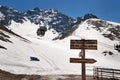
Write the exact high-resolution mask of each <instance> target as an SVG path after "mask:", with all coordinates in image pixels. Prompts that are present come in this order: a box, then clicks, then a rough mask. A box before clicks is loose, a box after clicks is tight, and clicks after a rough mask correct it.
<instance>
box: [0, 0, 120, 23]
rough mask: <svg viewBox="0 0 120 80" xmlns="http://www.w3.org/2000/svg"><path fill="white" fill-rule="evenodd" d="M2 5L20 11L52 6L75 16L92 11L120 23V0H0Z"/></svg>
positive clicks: (102, 17)
mask: <svg viewBox="0 0 120 80" xmlns="http://www.w3.org/2000/svg"><path fill="white" fill-rule="evenodd" d="M0 5H5V6H8V7H13V8H15V9H17V10H19V11H27V10H30V9H33V8H35V7H39V8H40V9H50V8H52V9H57V10H58V11H59V12H62V13H63V14H66V15H68V16H70V17H73V18H76V17H77V16H83V15H84V14H86V13H92V14H94V15H96V16H98V17H99V18H101V19H104V20H109V21H114V22H119V23H120V0H0Z"/></svg>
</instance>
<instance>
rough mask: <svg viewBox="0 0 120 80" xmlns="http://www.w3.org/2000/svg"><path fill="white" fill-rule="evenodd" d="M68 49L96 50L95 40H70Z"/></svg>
mask: <svg viewBox="0 0 120 80" xmlns="http://www.w3.org/2000/svg"><path fill="white" fill-rule="evenodd" d="M70 49H90V50H97V40H71V41H70Z"/></svg>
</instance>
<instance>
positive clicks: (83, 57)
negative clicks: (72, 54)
mask: <svg viewBox="0 0 120 80" xmlns="http://www.w3.org/2000/svg"><path fill="white" fill-rule="evenodd" d="M84 41H85V40H84V39H83V46H82V54H83V55H82V59H85V48H84V46H85V42H84ZM82 80H86V71H85V63H82Z"/></svg>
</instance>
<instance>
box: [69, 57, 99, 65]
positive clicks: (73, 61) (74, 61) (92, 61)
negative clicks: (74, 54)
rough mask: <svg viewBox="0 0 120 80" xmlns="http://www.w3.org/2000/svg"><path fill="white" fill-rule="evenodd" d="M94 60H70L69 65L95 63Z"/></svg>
mask: <svg viewBox="0 0 120 80" xmlns="http://www.w3.org/2000/svg"><path fill="white" fill-rule="evenodd" d="M95 62H97V61H96V60H94V59H81V58H70V63H91V64H92V63H95Z"/></svg>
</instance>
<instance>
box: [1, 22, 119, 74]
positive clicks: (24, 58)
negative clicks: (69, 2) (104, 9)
mask: <svg viewBox="0 0 120 80" xmlns="http://www.w3.org/2000/svg"><path fill="white" fill-rule="evenodd" d="M92 27H93V26H89V25H88V24H87V23H86V22H83V23H82V24H80V25H79V27H78V28H77V29H76V30H75V31H74V32H73V33H72V35H71V36H69V37H67V38H65V39H63V40H56V41H52V38H54V37H56V36H57V35H58V34H53V33H52V31H48V32H47V33H46V36H44V37H38V36H36V33H35V32H36V30H37V28H38V26H37V25H35V24H32V23H30V22H29V21H28V22H25V23H24V24H18V23H14V22H12V25H11V26H9V29H11V30H12V31H14V32H15V33H17V34H19V35H21V36H22V37H24V38H26V39H28V40H29V41H27V42H26V41H24V40H23V39H21V38H20V37H17V36H15V35H12V34H10V33H8V32H6V31H3V30H0V31H1V32H3V33H4V34H6V35H9V36H10V41H12V42H13V43H8V42H4V41H1V40H0V45H2V46H4V47H6V48H7V50H5V49H0V69H2V70H5V71H9V72H11V73H15V74H40V75H49V74H81V73H80V71H81V64H73V63H70V62H69V58H71V57H72V58H78V57H79V52H80V51H81V50H71V49H70V40H71V39H97V41H98V44H97V46H98V50H86V51H85V52H86V58H93V59H95V60H97V62H96V63H94V64H87V65H86V69H87V72H86V73H87V74H88V75H91V74H93V72H92V69H93V67H106V68H115V69H120V63H119V61H120V54H119V53H118V52H117V51H115V50H114V46H113V45H114V44H115V43H116V42H117V41H111V40H109V39H108V38H105V37H103V35H101V33H100V32H98V31H96V30H95V29H93V28H92ZM48 33H49V34H48ZM51 35H52V36H51ZM103 51H111V52H113V53H114V55H112V56H111V55H106V56H104V54H102V52H103ZM31 56H33V57H37V58H38V59H39V60H40V61H31V60H30V57H31Z"/></svg>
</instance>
